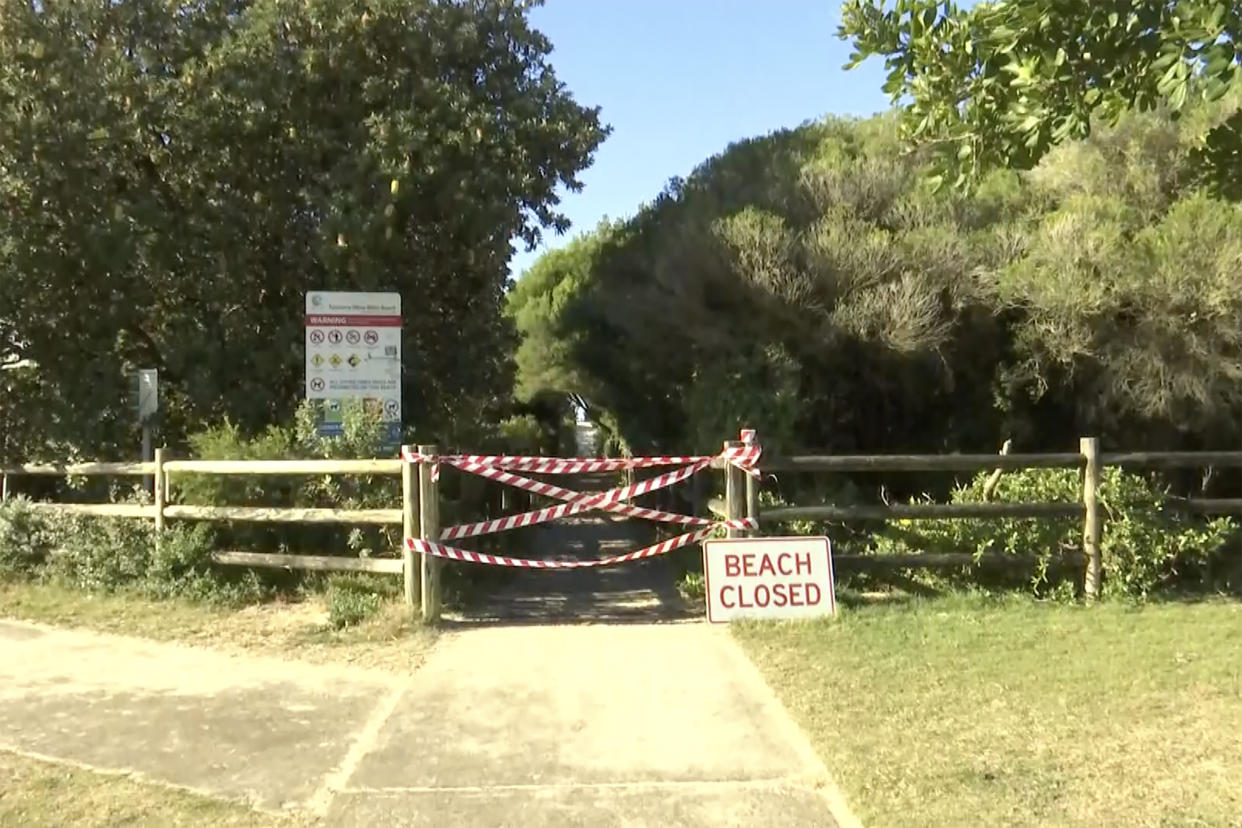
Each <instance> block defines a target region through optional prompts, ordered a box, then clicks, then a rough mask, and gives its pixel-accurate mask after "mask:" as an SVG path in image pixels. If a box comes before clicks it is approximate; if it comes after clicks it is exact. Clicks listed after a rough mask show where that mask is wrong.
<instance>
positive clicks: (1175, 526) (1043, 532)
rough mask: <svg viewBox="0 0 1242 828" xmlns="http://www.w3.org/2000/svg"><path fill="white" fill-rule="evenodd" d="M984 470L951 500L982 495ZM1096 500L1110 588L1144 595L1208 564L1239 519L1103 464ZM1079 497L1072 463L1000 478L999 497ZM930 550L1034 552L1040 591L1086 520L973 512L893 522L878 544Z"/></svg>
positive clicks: (1074, 547)
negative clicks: (1177, 502)
mask: <svg viewBox="0 0 1242 828" xmlns="http://www.w3.org/2000/svg"><path fill="white" fill-rule="evenodd" d="M989 476H990V475H989V474H988V473H986V472H985V473H980V474H979V475H977V476H976V477H975V478H974V479H973V480H972V481H971V482H970V483H969V484H968V485H965V486H960V487H958V488H956V489H955V490H954V491H953V494H952V496H951V500H952V502H953V503H981V502H983V500H984V498H983V489H984V483H985V481H986V480H987V478H988V477H989ZM1098 496H1099V500H1100V505H1101V508H1102V510H1103V518H1104V533H1103V538H1102V541H1101V550H1100V551H1101V556H1102V559H1103V565H1104V571H1105V584H1104V588H1105V590H1106V592H1107V593H1109V594H1113V595H1129V596H1135V597H1143V596H1146V595H1148V594H1150V593H1152V592H1154V591H1157V590H1161V589H1167V588H1171V587H1175V586H1178V585H1180V584H1181V583H1183V582H1185V581H1186V580H1188V579H1189V578H1190V577H1191V576H1193V575H1195V574H1197V573H1199V572H1201V571H1203V570H1204V569H1205V568H1206V567H1207V566H1208V565H1209V564H1210V563H1211V561H1212V559H1213V558H1214V556H1215V555H1216V554H1217V553H1218V552H1219V551H1220V550H1221V549H1222V548H1223V547H1224V546H1225V545H1226V544H1227V543H1228V542H1229V541H1230V539H1231V537H1232V536H1233V534H1234V532H1235V531H1236V525H1235V524H1234V522H1233V521H1232V520H1230V519H1229V518H1216V519H1213V520H1207V521H1205V520H1202V519H1199V518H1196V517H1192V516H1189V515H1186V514H1183V513H1181V512H1178V511H1174V510H1170V509H1168V508H1167V507H1166V501H1167V490H1166V489H1165V488H1164V487H1162V486H1159V485H1158V484H1156V483H1155V482H1154V481H1152V480H1149V479H1147V478H1144V477H1142V476H1140V475H1136V474H1133V473H1130V472H1126V471H1123V470H1122V469H1119V468H1113V467H1109V468H1105V469H1104V470H1103V471H1102V473H1101V485H1100V489H1099V495H1098ZM1080 498H1081V484H1080V482H1079V474H1078V472H1077V471H1075V470H1072V469H1030V470H1026V471H1018V472H1010V473H1007V474H1006V475H1005V476H1004V477H1002V478H1001V483H1000V487H999V489H998V491H997V493H996V496H995V498H994V499H995V500H996V501H998V502H1027V503H1057V502H1061V503H1075V502H1078V501H1079V500H1080ZM895 536H896V537H900V539H901V543H902V544H905V545H910V546H914V547H917V548H919V549H922V550H923V551H925V552H963V551H965V552H971V553H973V554H974V555H975V559H976V560H978V559H979V558H980V557H981V556H982V555H983V554H984V553H987V552H998V553H1002V554H1006V555H1015V556H1030V557H1034V558H1036V560H1037V561H1038V567H1037V570H1036V572H1035V575H1034V576H1033V579H1032V586H1033V587H1034V588H1035V589H1036V591H1045V590H1047V588H1048V587H1050V586H1051V585H1052V584H1051V582H1050V580H1049V571H1050V567H1051V565H1052V564H1054V563H1055V562H1056V561H1057V560H1058V559H1059V558H1061V557H1062V556H1064V555H1065V554H1067V553H1073V552H1080V551H1081V548H1082V523H1081V521H1079V520H1076V519H1073V518H1065V519H1046V518H1040V519H1019V518H969V519H957V520H928V521H909V520H899V521H894V522H893V526H892V527H891V529H890V530H889V532H888V533H886V535H884V536H881V538H880V543H879V545H880V546H881V547H891V546H892V545H893V539H894V537H895Z"/></svg>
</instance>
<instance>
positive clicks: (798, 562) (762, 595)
mask: <svg viewBox="0 0 1242 828" xmlns="http://www.w3.org/2000/svg"><path fill="white" fill-rule="evenodd" d="M703 572H704V574H705V578H706V586H707V620H708V621H711V622H712V623H714V624H715V623H724V622H728V621H733V620H735V619H739V618H767V619H771V618H815V617H817V616H820V615H832V614H833V613H834V612H836V596H835V595H834V594H833V580H832V548H831V545H830V544H829V542H828V539H827V538H808V537H792V538H727V539H724V538H721V539H713V540H707V541H704V542H703Z"/></svg>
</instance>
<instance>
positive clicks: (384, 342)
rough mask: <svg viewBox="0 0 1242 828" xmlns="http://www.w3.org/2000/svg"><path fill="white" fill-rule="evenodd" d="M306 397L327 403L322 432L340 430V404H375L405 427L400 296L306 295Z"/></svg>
mask: <svg viewBox="0 0 1242 828" xmlns="http://www.w3.org/2000/svg"><path fill="white" fill-rule="evenodd" d="M306 398H307V399H308V400H328V401H329V402H328V403H327V404H326V405H325V406H324V421H323V424H322V425H321V428H320V431H321V433H327V434H331V433H332V432H333V425H334V417H335V426H336V429H337V430H338V431H339V428H340V418H339V417H340V403H341V401H343V400H347V399H362V400H370V401H372V403H373V404H374V405H376V406H377V407H379V409H380V410H381V412H382V416H383V419H384V421H385V422H387V423H389V424H390V425H392V426H395V427H396V429H398V430H399V428H400V424H401V294H399V293H346V292H334V291H325V290H318V291H309V292H307V294H306Z"/></svg>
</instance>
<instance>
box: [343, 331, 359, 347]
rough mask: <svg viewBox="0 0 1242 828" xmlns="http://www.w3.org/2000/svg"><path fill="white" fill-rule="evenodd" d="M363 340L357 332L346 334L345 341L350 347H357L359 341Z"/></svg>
mask: <svg viewBox="0 0 1242 828" xmlns="http://www.w3.org/2000/svg"><path fill="white" fill-rule="evenodd" d="M361 338H362V337H361V336H360V335H359V334H358V332H357V331H349V332H348V333H346V334H345V341H346V342H348V343H349V344H350V345H357V344H358V341H359V340H360V339H361Z"/></svg>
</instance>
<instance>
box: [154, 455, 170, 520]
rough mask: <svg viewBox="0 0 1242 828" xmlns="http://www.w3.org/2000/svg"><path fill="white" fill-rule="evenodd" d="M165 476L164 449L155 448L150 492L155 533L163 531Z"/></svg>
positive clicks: (165, 491) (165, 492)
mask: <svg viewBox="0 0 1242 828" xmlns="http://www.w3.org/2000/svg"><path fill="white" fill-rule="evenodd" d="M165 483H166V476H165V474H164V450H163V449H162V448H157V449H156V450H155V486H154V487H153V489H152V493H153V494H154V495H155V531H156V534H159V533H160V532H163V531H164V500H165V495H166V494H167V491H168V490H167V489H165V488H164V486H165Z"/></svg>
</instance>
